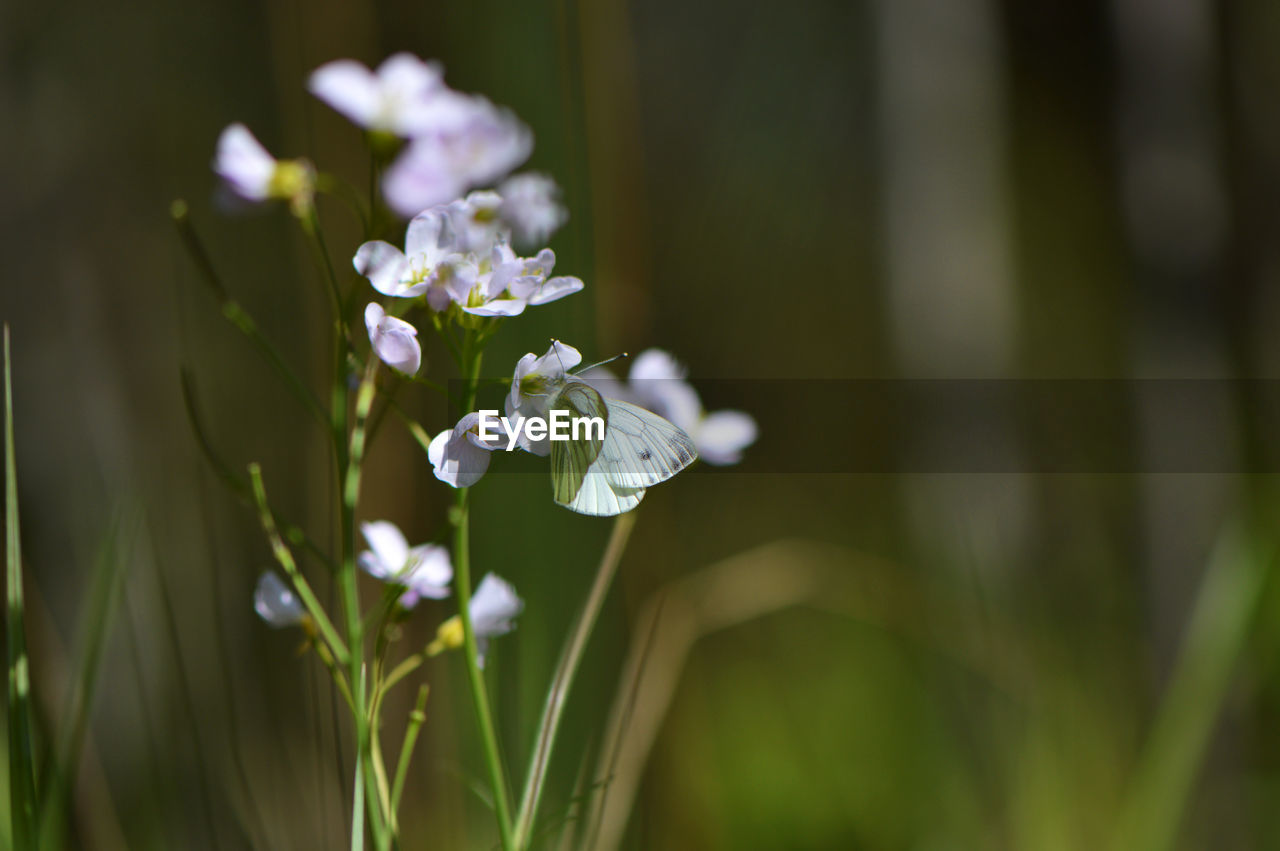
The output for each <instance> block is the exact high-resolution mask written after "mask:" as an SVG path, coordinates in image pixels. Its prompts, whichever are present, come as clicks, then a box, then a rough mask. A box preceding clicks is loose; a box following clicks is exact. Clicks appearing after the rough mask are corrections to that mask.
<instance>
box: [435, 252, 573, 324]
mask: <svg viewBox="0 0 1280 851" xmlns="http://www.w3.org/2000/svg"><path fill="white" fill-rule="evenodd" d="M555 263H556V255H555V252H554V251H552V250H551V249H550V248H544V249H542V251H540V252H538V256H537V257H533V258H527V257H517V256H516V253H515V252H514V251H512V250H511V246H510V245H508V244H507V243H506V242H498V243H497V244H496V245H494V247H493V249H492V251H490V252H489V256H488V257H487V258H485V259H484V260H481V261H479V262H478V265H477V266H476V269H477V273H476V275H475V278H474V281H473V282H472V283H471V285H470V286H467V285H466V283H465V282H464V280H463V278H462V277H461V276H455V278H454V279H453V280H452V281H451V282H450V284H449V285H448V287H447V288H448V290H449V294H450V296H451V297H452V298H453V301H454V302H455V303H456V304H457V305H458V306H459V307H460V308H461V309H462V310H463V311H464V312H466V313H471V314H475V315H476V316H517V315H519V314H520V313H523V312H524V309H525V308H526V307H527V306H529V305H531V304H532V305H539V304H547V303H548V302H552V301H555V300H556V299H560V298H564V297H565V296H567V295H570V294H572V293H576V292H578V291H579V290H581V289H582V286H583V285H582V281H581V280H579V279H578V278H572V277H559V278H551V279H550V280H548V279H547V275H548V273H550V272H551V269H552V268H553V267H554V266H555Z"/></svg>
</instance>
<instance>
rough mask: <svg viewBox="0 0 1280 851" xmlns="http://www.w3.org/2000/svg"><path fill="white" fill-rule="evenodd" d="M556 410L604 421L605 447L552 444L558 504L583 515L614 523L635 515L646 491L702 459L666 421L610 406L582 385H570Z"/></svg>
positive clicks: (599, 444) (638, 410) (614, 403)
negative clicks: (629, 513) (623, 515)
mask: <svg viewBox="0 0 1280 851" xmlns="http://www.w3.org/2000/svg"><path fill="white" fill-rule="evenodd" d="M553 405H554V406H555V407H563V408H565V409H567V410H569V411H570V413H571V414H572V415H574V416H603V417H604V419H605V424H606V425H605V436H604V440H603V441H553V442H552V444H551V461H552V464H551V470H552V490H553V494H554V496H555V500H556V502H558V503H560V504H561V505H563V506H565V507H566V508H569V509H570V510H572V511H576V512H578V513H579V514H590V515H594V516H597V517H610V516H613V515H615V514H621V513H623V512H625V511H630V510H631V509H633V508H635V507H636V506H637V505H639V504H640V500H641V499H643V498H644V492H645V489H646V488H648V487H651V486H652V485H656V484H657V483H658V482H663V481H666V480H667V479H669V478H671V477H672V476H674V475H675V474H676V473H678V472H680V471H681V470H683V469H684V468H685V467H687V466H689V464H691V463H693V461H694V459H695V458H697V450H696V449H694V445H693V440H692V439H690V437H689V435H687V434H685V433H684V432H683V431H681V430H680V429H679V428H677V427H676V426H674V425H673V424H671V423H670V422H668V421H667V420H665V419H663V418H662V417H660V416H658V415H657V414H654V413H652V412H650V411H646V410H644V409H643V408H638V407H636V406H635V405H632V404H630V403H629V402H623V401H620V400H618V399H609V400H607V401H606V400H605V399H604V398H603V397H601V396H600V394H599V393H598V392H597V391H596V390H595V389H594V388H592V387H590V386H588V385H586V384H584V383H582V382H570V383H569V385H568V386H566V388H565V389H564V390H563V391H561V393H560V395H559V397H557V399H556V400H555V402H554V403H553ZM584 444H590V445H584Z"/></svg>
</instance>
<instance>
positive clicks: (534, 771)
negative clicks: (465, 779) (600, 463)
mask: <svg viewBox="0 0 1280 851" xmlns="http://www.w3.org/2000/svg"><path fill="white" fill-rule="evenodd" d="M635 524H636V514H635V512H634V511H629V512H627V513H626V514H619V515H618V517H617V518H616V519H615V520H614V521H613V531H612V532H611V533H610V535H609V543H608V544H607V545H606V546H605V550H604V555H603V556H601V558H600V566H599V568H597V570H596V577H595V580H594V581H593V582H592V583H591V590H590V592H588V594H587V599H586V602H584V603H583V605H582V612H581V614H579V615H578V621H577V623H576V624H575V625H574V628H573V632H572V633H570V635H569V640H568V642H566V644H565V648H564V652H563V653H562V654H561V656H560V663H559V664H558V665H557V666H556V673H555V676H554V677H553V678H552V680H551V687H550V688H549V689H548V690H547V700H546V703H545V705H544V706H543V709H542V721H541V723H539V724H538V737H537V739H536V740H535V742H534V746H533V755H532V756H531V757H530V759H529V773H528V776H527V777H526V779H525V784H524V794H523V795H522V796H521V799H520V811H519V815H518V816H517V817H516V825H515V844H516V847H517V848H524V847H526V846H527V844H528V842H529V840H530V838H531V837H532V833H533V824H534V819H535V818H537V815H538V802H539V801H540V800H541V798H542V791H543V789H544V787H545V786H546V780H547V769H548V768H549V767H550V765H551V751H552V749H553V748H554V747H555V741H556V733H557V732H558V731H559V729H560V717H561V715H562V714H563V713H564V707H565V703H566V702H567V701H568V699H569V689H570V688H572V687H573V679H574V676H575V675H576V674H577V673H578V665H579V664H580V663H581V662H582V654H583V652H584V651H585V650H586V647H587V639H588V638H590V637H591V631H592V630H593V629H594V628H595V625H596V618H598V617H599V615H600V609H601V608H602V607H603V606H604V600H605V597H607V596H608V594H609V586H610V585H611V584H612V583H613V577H614V575H615V574H616V573H617V572H618V565H619V563H621V561H622V554H623V553H624V552H625V551H626V549H627V541H628V540H629V539H630V537H631V530H632V529H633V528H634V527H635Z"/></svg>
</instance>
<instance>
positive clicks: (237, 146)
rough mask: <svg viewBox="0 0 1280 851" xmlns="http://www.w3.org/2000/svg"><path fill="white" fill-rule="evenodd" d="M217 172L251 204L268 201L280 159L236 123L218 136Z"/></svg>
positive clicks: (215, 160) (215, 168)
mask: <svg viewBox="0 0 1280 851" xmlns="http://www.w3.org/2000/svg"><path fill="white" fill-rule="evenodd" d="M213 170H214V171H215V172H217V174H218V176H219V177H221V178H222V179H223V180H225V181H226V182H227V185H229V186H230V187H231V189H232V190H233V191H235V193H236V194H237V195H239V196H240V197H242V198H244V199H246V200H249V201H263V200H266V198H267V197H268V195H269V194H270V184H271V176H272V175H273V174H275V170H276V159H275V157H273V156H271V154H269V153H268V152H267V149H266V148H264V147H262V143H261V142H259V141H258V140H257V139H255V138H254V136H253V134H252V133H250V132H249V128H247V127H245V126H244V125H243V124H232V125H230V126H228V127H227V128H226V129H225V130H223V131H222V134H221V135H220V136H218V149H217V153H216V154H215V155H214V160H213Z"/></svg>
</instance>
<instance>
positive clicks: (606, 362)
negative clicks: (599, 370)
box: [578, 352, 631, 373]
mask: <svg viewBox="0 0 1280 851" xmlns="http://www.w3.org/2000/svg"><path fill="white" fill-rule="evenodd" d="M629 357H631V355H629V354H627V353H626V352H623V353H622V354H620V355H614V356H613V357H611V358H606V359H604V360H602V361H600V362H599V363H593V364H591V365H590V366H584V367H583V368H582V369H580V370H578V372H579V373H583V372H586V371H587V370H589V369H595V368H596V367H598V366H608V365H609V364H611V363H613V362H614V361H616V360H622V359H623V358H629Z"/></svg>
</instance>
